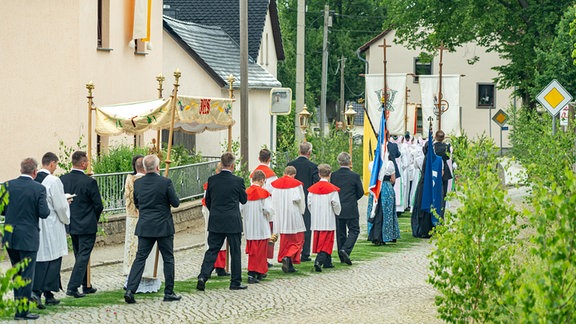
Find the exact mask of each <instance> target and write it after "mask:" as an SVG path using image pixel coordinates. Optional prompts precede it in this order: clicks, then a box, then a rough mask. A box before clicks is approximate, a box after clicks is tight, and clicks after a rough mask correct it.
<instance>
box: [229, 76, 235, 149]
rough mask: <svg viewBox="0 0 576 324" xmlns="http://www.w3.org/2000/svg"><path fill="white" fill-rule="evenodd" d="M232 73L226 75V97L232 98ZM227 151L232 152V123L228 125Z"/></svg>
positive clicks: (233, 79)
mask: <svg viewBox="0 0 576 324" xmlns="http://www.w3.org/2000/svg"><path fill="white" fill-rule="evenodd" d="M234 81H236V79H235V78H234V75H232V74H230V75H229V76H228V98H230V99H234ZM227 150H228V152H232V125H230V126H228V148H227Z"/></svg>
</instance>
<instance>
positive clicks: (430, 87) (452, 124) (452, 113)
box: [419, 75, 460, 135]
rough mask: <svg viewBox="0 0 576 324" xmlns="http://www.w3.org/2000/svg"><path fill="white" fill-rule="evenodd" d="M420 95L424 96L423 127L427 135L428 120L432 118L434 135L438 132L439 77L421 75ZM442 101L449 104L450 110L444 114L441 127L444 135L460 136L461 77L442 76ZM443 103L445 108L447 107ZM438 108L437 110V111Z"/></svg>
mask: <svg viewBox="0 0 576 324" xmlns="http://www.w3.org/2000/svg"><path fill="white" fill-rule="evenodd" d="M419 80H420V93H421V95H422V127H423V129H424V131H423V133H424V134H426V133H427V132H426V130H427V129H428V125H429V124H428V118H429V117H432V118H433V121H432V133H435V132H436V131H437V130H438V116H437V115H436V114H435V113H434V112H435V110H438V109H437V104H436V100H437V97H438V75H420V76H419ZM442 100H443V101H444V100H445V101H446V102H447V103H448V109H446V111H445V112H444V113H442V119H441V127H442V130H443V131H444V133H446V134H447V135H448V134H454V135H460V75H442ZM445 106H446V105H445V103H444V102H443V108H444V107H445ZM435 108H436V109H435Z"/></svg>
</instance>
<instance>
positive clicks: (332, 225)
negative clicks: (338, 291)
mask: <svg viewBox="0 0 576 324" xmlns="http://www.w3.org/2000/svg"><path fill="white" fill-rule="evenodd" d="M331 173H332V170H331V168H330V166H329V165H328V164H320V165H319V166H318V175H319V176H320V181H318V182H316V183H315V184H313V185H312V186H310V188H308V209H309V210H310V220H311V222H310V229H311V230H312V231H313V232H314V243H313V245H312V253H316V254H317V255H316V260H315V261H314V269H315V270H316V271H317V272H322V266H323V267H324V268H334V265H333V264H332V250H333V249H334V233H335V232H336V215H339V214H340V210H341V206H340V198H339V197H338V191H340V188H338V187H336V186H335V185H333V184H331V183H330V174H331Z"/></svg>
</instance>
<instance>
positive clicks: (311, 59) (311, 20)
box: [278, 0, 386, 120]
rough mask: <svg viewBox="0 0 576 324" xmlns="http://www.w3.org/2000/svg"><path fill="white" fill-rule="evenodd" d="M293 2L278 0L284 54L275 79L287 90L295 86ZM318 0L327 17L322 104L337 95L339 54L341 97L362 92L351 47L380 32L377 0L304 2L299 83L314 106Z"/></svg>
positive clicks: (360, 69)
mask: <svg viewBox="0 0 576 324" xmlns="http://www.w3.org/2000/svg"><path fill="white" fill-rule="evenodd" d="M297 4H298V0H280V1H278V15H279V19H280V27H281V31H282V44H283V46H284V53H285V56H286V58H285V60H284V61H280V62H278V80H279V81H280V82H282V84H283V85H284V86H286V87H290V88H292V89H294V88H295V85H296V79H295V77H296V27H297V12H298V6H297ZM324 4H329V5H330V10H331V12H332V17H333V19H332V27H330V28H329V31H330V33H329V39H328V44H329V45H328V67H327V71H328V72H327V74H328V84H327V95H326V97H327V101H328V103H334V102H336V101H337V100H338V99H339V97H340V78H339V75H340V73H339V72H340V70H339V69H340V68H341V66H342V65H341V63H340V60H341V57H342V56H344V57H345V58H346V59H347V61H346V66H345V69H344V78H345V80H346V81H345V88H346V89H345V90H346V98H347V99H349V98H358V97H361V96H363V93H364V80H363V78H361V77H359V76H358V75H359V74H361V73H364V64H363V63H362V62H360V61H359V60H358V58H357V56H356V53H355V51H356V49H357V48H358V47H360V46H361V45H362V44H364V43H366V42H368V41H369V40H370V39H372V38H373V37H374V36H376V35H378V34H379V33H381V32H382V29H381V27H382V26H381V22H382V21H384V20H385V19H386V9H385V8H384V7H383V6H381V5H380V1H379V0H356V1H328V2H326V1H323V0H322V1H320V0H308V1H306V9H307V10H306V18H305V20H306V35H305V44H306V51H305V62H306V63H305V66H306V68H305V72H304V73H305V81H304V84H305V85H306V90H305V102H306V104H307V106H308V107H315V106H317V104H318V102H319V99H320V86H319V85H320V84H321V77H322V73H321V70H322V41H323V40H322V39H323V33H324ZM309 110H312V109H309ZM292 120H294V119H292Z"/></svg>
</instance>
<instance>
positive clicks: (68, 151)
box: [58, 135, 86, 173]
mask: <svg viewBox="0 0 576 324" xmlns="http://www.w3.org/2000/svg"><path fill="white" fill-rule="evenodd" d="M83 140H84V135H80V137H79V138H78V141H77V142H76V143H75V144H74V145H72V146H68V145H66V144H65V143H64V141H63V140H59V141H58V167H59V168H60V169H62V170H63V171H64V173H66V172H69V171H70V169H72V154H74V152H76V151H84V150H86V144H84V143H82V142H83Z"/></svg>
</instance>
